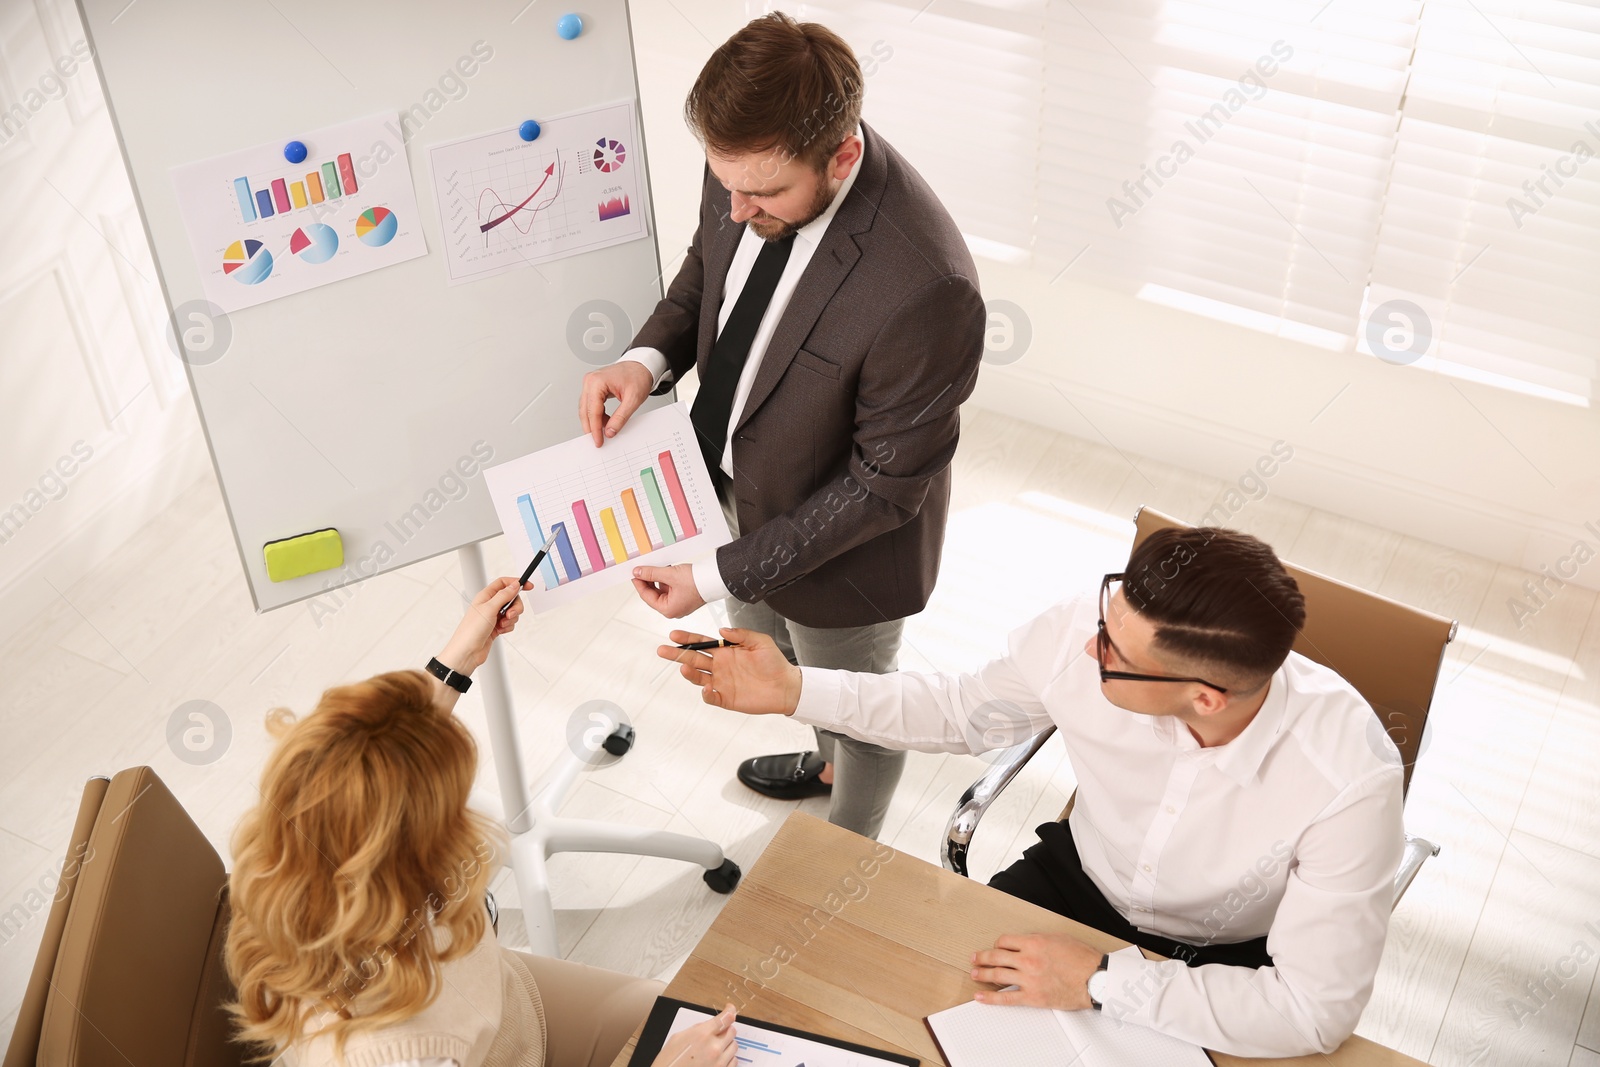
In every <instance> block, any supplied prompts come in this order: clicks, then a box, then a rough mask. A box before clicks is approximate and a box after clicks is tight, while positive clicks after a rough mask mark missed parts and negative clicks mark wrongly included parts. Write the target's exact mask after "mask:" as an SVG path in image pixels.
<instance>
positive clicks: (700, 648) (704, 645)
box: [677, 638, 739, 652]
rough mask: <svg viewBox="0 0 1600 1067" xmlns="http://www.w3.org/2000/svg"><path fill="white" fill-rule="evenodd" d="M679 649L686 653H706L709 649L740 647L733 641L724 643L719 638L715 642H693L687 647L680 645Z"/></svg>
mask: <svg viewBox="0 0 1600 1067" xmlns="http://www.w3.org/2000/svg"><path fill="white" fill-rule="evenodd" d="M677 647H678V648H679V649H681V650H682V651H684V652H704V651H706V649H709V648H738V647H739V646H738V645H737V644H735V643H734V642H732V641H724V640H722V639H721V638H718V639H717V640H715V641H693V642H690V643H689V644H687V645H679V646H677Z"/></svg>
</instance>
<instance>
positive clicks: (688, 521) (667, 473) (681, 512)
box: [656, 452, 700, 537]
mask: <svg viewBox="0 0 1600 1067" xmlns="http://www.w3.org/2000/svg"><path fill="white" fill-rule="evenodd" d="M656 458H657V459H658V460H660V461H661V474H662V477H664V478H666V480H667V492H668V493H670V494H671V495H672V506H673V507H674V508H676V509H677V510H678V521H679V522H681V523H683V536H685V537H693V536H694V535H695V534H697V533H699V532H700V531H699V529H697V528H696V527H695V524H694V516H693V515H691V514H690V513H689V498H688V497H686V496H684V495H683V483H682V482H680V481H678V467H677V464H675V463H673V462H672V453H671V452H663V453H661V455H659V456H657V457H656Z"/></svg>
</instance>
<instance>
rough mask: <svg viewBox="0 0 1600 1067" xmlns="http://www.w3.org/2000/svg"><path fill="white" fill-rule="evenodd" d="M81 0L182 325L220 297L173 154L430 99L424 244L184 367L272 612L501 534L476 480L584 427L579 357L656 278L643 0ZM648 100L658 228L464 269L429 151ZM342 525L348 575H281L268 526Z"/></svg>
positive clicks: (653, 295)
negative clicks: (198, 252)
mask: <svg viewBox="0 0 1600 1067" xmlns="http://www.w3.org/2000/svg"><path fill="white" fill-rule="evenodd" d="M79 8H80V11H81V13H82V15H83V23H84V26H85V29H86V32H87V34H88V37H89V42H90V44H91V45H92V46H93V48H94V51H95V55H96V57H97V59H98V61H99V65H100V71H101V77H102V80H103V83H104V87H105V95H106V98H107V100H108V102H109V105H110V109H111V116H112V120H113V123H114V125H115V127H116V130H117V135H118V138H119V140H120V142H121V145H122V151H123V156H124V160H125V162H126V164H127V168H128V173H129V176H130V178H131V180H132V184H133V189H134V196H135V198H136V200H137V202H138V204H139V208H140V211H141V214H142V216H143V219H144V224H145V229H146V235H147V237H148V239H149V242H150V247H151V250H152V252H153V254H154V257H155V262H156V266H157V271H158V273H159V275H160V277H159V282H160V284H161V286H162V289H163V291H164V293H165V296H166V300H167V303H168V310H169V314H170V315H177V316H178V319H177V321H178V322H179V325H180V329H188V327H189V326H190V324H191V323H192V322H193V321H194V320H193V319H191V318H186V317H185V316H186V315H187V312H188V310H189V309H191V308H193V307H194V306H195V305H194V304H193V303H192V302H195V301H203V299H204V290H203V287H202V282H201V274H200V268H199V267H198V266H197V263H196V256H195V253H194V251H193V250H192V249H191V247H190V240H189V236H188V232H187V231H186V229H185V224H184V220H183V218H182V216H181V215H180V208H179V202H178V198H177V194H176V189H175V185H174V182H173V178H172V174H171V171H172V168H174V167H178V166H181V165H184V164H188V163H192V162H194V161H197V160H203V159H208V158H211V157H214V156H219V155H223V154H225V153H230V152H235V151H237V150H239V149H243V148H247V147H250V146H253V145H257V144H260V143H264V142H274V143H275V142H279V141H281V142H283V143H285V144H287V143H288V142H289V141H291V140H296V139H299V138H301V137H303V136H304V134H305V131H308V130H313V129H316V128H318V127H323V126H328V125H332V124H335V123H341V122H344V121H346V120H352V119H358V118H362V117H365V116H370V115H373V114H375V113H379V112H385V111H394V112H404V113H406V114H407V115H409V116H410V121H409V122H407V123H406V124H404V125H401V126H398V127H397V133H398V136H396V138H395V139H394V145H393V146H392V147H394V148H396V149H399V148H403V149H404V153H405V155H404V164H405V165H407V166H409V168H410V171H411V177H412V182H413V185H414V187H415V191H416V199H417V203H418V205H419V207H420V209H421V210H420V216H421V217H420V218H419V219H418V220H416V221H417V223H418V224H420V226H421V228H422V233H423V236H424V239H425V240H426V243H427V249H428V251H427V254H426V255H423V256H420V257H418V258H414V259H410V260H407V261H405V262H400V263H396V264H394V265H392V266H387V267H384V268H383V269H380V270H376V271H373V272H371V273H365V274H361V275H359V276H356V277H351V278H348V279H346V280H343V281H338V282H335V283H332V284H329V285H322V286H319V287H316V288H313V289H310V290H307V291H304V292H299V293H295V294H294V295H289V296H285V297H282V298H280V299H275V300H271V301H269V302H267V303H263V304H259V305H257V306H254V307H245V308H242V309H240V310H238V311H234V312H230V313H228V314H227V316H226V319H225V321H224V322H222V323H220V324H219V328H218V332H217V334H216V335H214V336H213V337H212V339H211V342H210V343H211V346H212V347H209V348H208V349H207V350H206V351H205V352H203V353H202V352H199V351H196V352H193V353H191V354H190V355H189V357H188V358H185V360H184V362H185V366H186V371H187V373H188V376H189V382H190V387H191V390H192V392H193V395H194V398H195V403H196V406H197V408H198V410H199V414H200V420H201V424H202V427H203V429H204V432H205V437H206V441H207V444H208V446H209V448H210V451H211V458H212V463H213V464H214V466H215V468H216V471H217V477H218V481H219V483H220V485H221V488H222V493H223V498H224V502H225V504H226V507H227V511H228V517H229V521H230V523H231V524H232V527H233V531H234V537H235V541H236V543H237V545H238V549H239V556H240V560H241V562H242V564H243V566H244V571H245V575H246V578H247V581H248V583H249V586H250V592H251V596H252V598H253V600H254V603H255V606H256V610H257V611H265V610H268V609H270V608H274V607H279V606H282V605H284V604H289V603H292V602H295V601H298V600H303V599H305V598H307V597H311V596H315V595H317V594H319V593H322V592H324V591H326V590H327V589H329V588H333V587H336V586H339V585H343V584H348V583H350V582H353V581H359V580H361V579H363V578H366V577H370V576H371V575H373V574H376V573H381V572H383V571H388V570H392V569H395V568H397V567H403V566H405V565H407V564H410V563H414V562H416V561H418V560H422V559H426V558H428V557H430V556H433V555H437V554H438V553H441V552H446V551H450V550H453V549H456V548H460V547H462V546H463V545H467V544H471V543H473V542H476V541H480V540H483V539H485V538H487V537H491V536H493V535H495V534H497V533H498V532H499V523H498V521H497V520H496V517H495V512H494V508H493V506H492V503H491V501H490V499H489V495H488V492H487V489H486V488H485V486H484V483H483V478H482V476H481V474H479V473H478V472H479V471H481V469H482V468H483V467H484V466H486V465H489V464H492V463H496V462H501V461H504V460H506V459H510V458H512V457H515V456H518V455H522V454H524V453H526V452H531V451H533V450H535V449H538V448H543V447H545V446H547V445H550V444H554V443H555V442H557V441H560V440H563V439H566V438H570V437H573V436H575V435H576V434H577V433H578V432H579V427H578V421H577V397H578V392H579V386H580V382H581V380H582V378H583V375H584V374H585V373H586V372H588V371H589V370H591V369H593V367H594V366H597V365H600V364H603V363H606V362H610V360H611V359H612V358H614V356H615V355H618V354H620V352H621V351H622V349H623V348H624V347H625V346H626V344H627V341H628V339H629V338H630V337H631V335H632V332H633V330H635V329H637V328H638V326H639V325H641V324H642V323H643V322H644V320H645V318H646V317H647V316H648V314H649V313H650V311H651V310H652V309H653V308H654V306H655V303H656V301H657V300H658V299H659V298H660V296H661V266H660V261H659V255H658V252H657V244H656V238H655V233H656V228H655V220H654V210H653V205H652V204H651V198H650V193H649V182H648V169H647V164H646V156H645V146H644V142H643V137H642V130H641V129H640V128H639V124H638V121H637V116H638V114H639V107H638V82H637V77H636V74H635V68H634V60H633V43H632V37H631V30H630V27H629V22H628V7H627V3H626V0H586V2H585V4H584V5H583V6H582V8H581V9H578V10H579V12H580V13H581V15H582V17H583V20H584V30H583V32H582V33H581V34H580V35H579V36H578V37H577V38H576V39H574V40H570V41H569V40H563V39H562V38H561V37H560V36H559V35H558V34H557V32H556V20H557V18H558V17H559V16H560V15H562V14H563V13H565V12H564V11H563V10H558V9H556V8H553V7H546V6H544V5H540V4H527V3H525V0H513V2H507V3H500V2H494V0H452V2H450V3H406V4H403V5H400V4H378V3H355V4H329V3H326V2H325V0H321V2H309V0H272V3H267V2H266V0H259V2H243V3H226V4H224V3H217V2H215V0H136V2H134V3H131V4H130V3H129V2H128V0H79ZM486 52H487V53H488V57H487V58H484V55H485V53H486ZM468 70H470V71H471V73H470V74H467V73H465V72H466V71H468ZM629 100H631V101H632V102H633V110H634V114H635V129H634V130H633V131H632V134H631V136H632V137H633V139H634V140H635V141H636V142H637V147H636V149H635V150H633V154H632V156H631V159H632V161H633V162H634V163H635V164H637V165H638V166H640V167H641V168H645V171H644V173H643V175H641V180H640V181H639V183H638V188H639V197H638V200H639V202H638V203H636V204H634V205H633V207H634V210H642V211H643V213H644V220H645V224H646V227H647V229H648V236H646V237H645V238H643V239H639V240H634V241H631V242H629V243H626V244H619V245H615V246H612V247H609V248H602V249H599V250H596V251H588V252H584V253H583V254H581V255H575V256H572V257H570V258H566V259H562V260H559V261H555V262H549V263H542V264H539V265H538V266H537V267H533V268H522V269H513V270H508V271H505V272H504V273H499V274H494V275H492V276H488V277H484V278H482V279H480V280H475V281H472V282H471V283H469V284H457V285H451V284H450V281H449V278H448V276H447V268H446V263H445V261H444V258H443V256H444V250H445V242H444V239H443V235H442V234H441V230H440V218H439V213H438V211H437V210H436V208H435V206H434V205H435V190H434V186H433V175H432V172H431V170H430V167H429V159H428V157H429V152H428V149H429V146H431V145H436V144H443V143H445V142H450V141H455V140H458V139H461V138H466V137H472V136H476V135H480V134H485V133H489V132H491V131H496V130H508V129H515V128H516V127H518V126H519V125H520V124H521V123H522V122H523V121H524V120H527V119H533V120H535V121H540V120H541V119H542V118H547V117H550V116H560V115H565V114H568V113H571V112H575V111H580V110H582V109H585V108H589V107H593V106H595V105H599V104H602V103H608V102H614V101H629ZM396 158H397V159H398V158H399V157H398V156H396ZM390 165H394V164H390ZM611 308H616V309H620V312H621V314H620V316H618V315H616V314H615V313H614V312H612V311H611V310H610V309H611ZM180 312H181V313H183V314H179V313H180ZM596 315H598V316H600V317H598V318H597V317H595V316H596ZM619 319H620V321H618V320H619ZM224 332H225V333H226V335H227V338H228V339H227V342H226V346H225V347H223V346H222V345H220V344H218V338H219V337H220V336H221V335H222V334H223V333H224ZM574 338H582V343H578V344H574V343H573V339H574ZM218 352H220V354H217V353H218ZM173 358H174V359H177V358H179V356H178V355H176V354H175V355H174V356H173ZM666 402H670V398H658V399H656V400H654V401H652V404H651V406H655V405H658V404H660V403H666ZM466 472H470V473H466ZM328 527H332V528H335V529H337V530H338V531H339V533H340V536H341V538H342V540H343V542H344V554H345V566H344V568H343V569H342V570H337V571H325V572H322V573H320V574H311V575H306V576H304V577H300V578H294V579H290V580H287V581H282V582H276V583H274V582H272V581H270V580H269V579H268V577H267V573H266V567H265V564H264V561H263V558H262V546H263V545H264V544H266V543H267V542H269V541H275V540H280V539H283V538H287V537H293V536H296V535H299V534H303V533H309V532H312V531H315V530H319V529H325V528H328Z"/></svg>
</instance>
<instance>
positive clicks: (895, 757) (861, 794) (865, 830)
mask: <svg viewBox="0 0 1600 1067" xmlns="http://www.w3.org/2000/svg"><path fill="white" fill-rule="evenodd" d="M712 478H713V480H715V481H716V482H717V483H718V484H717V489H718V494H717V495H718V497H719V498H721V500H722V513H723V515H725V516H726V517H727V519H728V530H729V531H730V532H731V533H732V534H733V536H735V537H738V536H739V517H738V516H737V515H736V514H734V506H733V501H732V499H731V493H728V492H726V475H724V474H723V473H722V472H721V471H717V472H715V473H714V474H713V475H712ZM724 603H725V604H726V605H727V608H728V623H729V625H732V626H737V627H739V628H740V629H742V630H756V631H758V632H760V633H764V634H766V635H767V636H769V637H771V638H772V640H773V641H775V642H776V643H777V645H778V649H779V651H781V652H782V653H783V654H784V655H785V656H786V657H788V660H789V662H790V663H793V664H796V665H797V666H802V667H828V668H832V669H834V670H842V671H860V672H863V673H867V674H890V673H892V672H893V671H895V670H896V669H897V660H898V658H899V655H900V636H901V634H902V633H903V632H904V631H905V626H906V621H905V620H904V619H893V620H891V621H889V622H876V623H872V624H870V625H867V626H845V627H826V628H824V627H815V626H802V625H800V624H799V623H797V622H794V621H792V620H790V619H786V618H784V617H783V616H782V615H779V614H778V613H777V612H776V611H773V610H772V609H771V608H769V607H767V605H766V604H748V603H746V602H745V601H743V600H740V599H739V598H738V597H733V596H730V597H729V598H728V599H727V600H726V601H724ZM816 734H817V752H818V753H819V754H821V756H822V758H823V759H824V760H826V761H828V762H829V763H831V764H833V797H832V806H831V807H830V808H829V810H828V821H829V822H831V823H833V825H835V826H842V827H844V828H845V829H846V830H852V831H854V832H855V833H858V834H861V835H862V836H863V837H873V838H875V837H877V836H878V831H879V830H881V829H883V818H884V816H885V815H887V814H888V812H889V801H890V800H891V799H893V797H894V787H895V786H897V785H899V784H900V775H901V773H902V772H903V771H904V770H905V768H906V754H905V752H903V751H900V750H897V749H891V748H884V747H882V746H881V745H872V744H868V743H867V742H865V741H857V740H856V739H855V738H853V737H846V736H845V735H843V734H839V733H834V732H833V731H831V730H821V729H818V730H816Z"/></svg>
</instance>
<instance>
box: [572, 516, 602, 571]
mask: <svg viewBox="0 0 1600 1067" xmlns="http://www.w3.org/2000/svg"><path fill="white" fill-rule="evenodd" d="M572 517H573V518H574V519H576V520H577V521H578V536H579V537H582V538H583V550H584V551H585V552H587V553H589V562H590V563H591V564H593V566H594V569H595V570H597V571H598V570H604V569H605V566H606V558H605V557H604V556H602V555H601V554H600V542H599V541H597V540H596V539H595V536H594V523H592V522H590V521H589V506H588V505H587V504H585V503H584V502H583V501H581V500H574V501H573V502H572Z"/></svg>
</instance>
